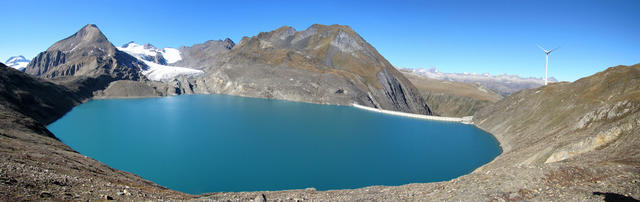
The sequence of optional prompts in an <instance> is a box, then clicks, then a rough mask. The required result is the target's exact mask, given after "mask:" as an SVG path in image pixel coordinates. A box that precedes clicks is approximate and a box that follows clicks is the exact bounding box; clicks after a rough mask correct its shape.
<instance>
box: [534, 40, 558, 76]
mask: <svg viewBox="0 0 640 202" xmlns="http://www.w3.org/2000/svg"><path fill="white" fill-rule="evenodd" d="M536 45H538V48H540V49H541V50H542V51H544V54H545V55H547V57H546V58H547V60H546V61H547V62H546V63H545V65H544V85H545V86H546V85H547V78H548V76H549V53H551V52H552V51H554V50H556V49H558V48H554V49H551V50H546V49H544V48H543V47H542V46H540V44H536Z"/></svg>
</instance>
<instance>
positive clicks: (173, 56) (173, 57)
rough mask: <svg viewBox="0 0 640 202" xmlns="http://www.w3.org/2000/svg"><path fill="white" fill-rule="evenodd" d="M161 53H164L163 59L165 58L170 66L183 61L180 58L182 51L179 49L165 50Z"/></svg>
mask: <svg viewBox="0 0 640 202" xmlns="http://www.w3.org/2000/svg"><path fill="white" fill-rule="evenodd" d="M161 52H162V57H164V59H165V60H167V63H168V64H171V63H176V62H178V61H180V60H182V57H181V56H180V51H179V50H178V49H175V48H163V49H162V51H161Z"/></svg>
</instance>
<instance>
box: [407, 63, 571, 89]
mask: <svg viewBox="0 0 640 202" xmlns="http://www.w3.org/2000/svg"><path fill="white" fill-rule="evenodd" d="M398 69H399V70H400V71H402V72H410V73H414V74H418V75H421V76H425V77H427V78H432V79H439V80H446V81H457V82H464V83H475V84H480V85H483V86H485V87H487V88H489V89H491V90H494V91H496V92H499V93H500V94H502V95H509V94H511V93H515V92H517V91H520V90H524V89H530V88H537V87H540V86H542V85H544V78H534V77H528V78H525V77H520V76H516V75H508V74H503V75H490V74H487V73H484V74H476V73H444V72H440V71H438V69H436V68H429V69H424V68H416V69H412V68H398ZM549 81H550V82H557V81H558V80H556V79H555V78H553V77H551V78H549Z"/></svg>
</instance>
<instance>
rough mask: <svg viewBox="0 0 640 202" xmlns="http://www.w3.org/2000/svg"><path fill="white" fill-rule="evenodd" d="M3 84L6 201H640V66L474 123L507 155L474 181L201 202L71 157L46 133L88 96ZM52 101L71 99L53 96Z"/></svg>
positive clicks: (215, 196)
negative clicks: (50, 126) (492, 135)
mask: <svg viewBox="0 0 640 202" xmlns="http://www.w3.org/2000/svg"><path fill="white" fill-rule="evenodd" d="M0 76H1V77H2V79H1V80H0V94H1V95H2V96H1V97H0V107H2V110H1V111H0V126H1V127H0V151H1V152H0V161H1V162H2V164H0V200H85V199H92V200H95V199H115V200H142V199H163V200H167V199H181V200H224V201H226V200H232V201H237V200H242V201H249V200H254V201H261V200H267V201H272V200H273V201H276V200H282V201H300V200H303V201H304V200H319V201H353V200H393V201H395V200H456V201H458V200H462V201H512V200H536V201H566V200H570V201H578V200H588V201H592V200H593V201H597V200H603V199H606V200H613V199H628V200H631V199H638V198H640V162H639V161H640V148H639V147H638V145H640V131H639V130H640V113H638V110H640V65H634V66H618V67H613V68H609V69H608V70H606V71H603V72H600V73H598V74H595V75H593V76H590V77H587V78H583V79H580V80H578V81H576V82H574V83H554V84H552V85H549V86H544V87H541V88H537V89H531V90H525V91H521V92H518V93H515V94H513V95H511V96H509V97H506V98H505V99H503V100H501V101H499V102H497V103H496V104H493V105H491V106H489V107H486V108H483V109H482V110H480V111H479V112H478V113H476V115H475V119H474V121H475V122H476V124H477V125H478V126H479V127H481V128H483V129H485V130H487V131H489V132H491V133H492V134H494V135H495V137H496V138H497V139H498V140H499V141H500V143H501V145H502V147H503V150H504V152H503V154H501V155H500V156H498V157H497V158H496V159H495V160H494V161H492V162H490V163H489V164H487V165H485V166H482V167H481V168H479V169H477V170H475V171H474V172H472V173H471V174H468V175H464V176H461V177H459V178H456V179H453V180H451V181H447V182H437V183H417V184H408V185H403V186H371V187H364V188H360V189H347V190H331V191H316V190H314V189H312V188H309V189H304V190H287V191H265V192H239V193H211V194H203V195H197V196H194V195H188V194H184V193H180V192H176V191H172V190H168V189H166V188H163V187H161V186H158V185H156V184H154V183H152V182H149V181H147V180H144V179H142V178H140V177H138V176H136V175H133V174H131V173H127V172H123V171H118V170H115V169H113V168H110V167H108V166H106V165H104V164H102V163H100V162H98V161H95V160H93V159H91V158H88V157H86V156H83V155H81V154H78V153H77V152H75V151H73V150H72V149H70V148H69V147H68V146H66V145H64V144H63V143H61V142H59V141H58V140H57V139H55V137H54V136H53V135H52V134H51V133H50V132H48V130H47V129H46V128H45V127H44V126H45V124H47V123H50V122H51V121H53V120H55V119H57V118H58V117H60V116H61V115H62V114H63V113H64V112H65V111H66V110H68V109H70V107H72V106H75V105H77V104H79V103H81V102H82V98H80V97H74V95H73V94H72V93H71V92H70V91H69V90H66V89H65V88H63V87H61V86H58V85H55V84H53V83H49V82H48V81H45V80H40V79H36V78H34V77H31V76H29V75H26V74H24V73H22V72H19V71H16V70H13V69H11V68H9V67H6V66H4V65H1V66H0ZM36 89H39V90H36ZM51 92H53V93H51ZM53 94H60V95H63V96H61V97H67V99H66V100H65V99H62V98H61V99H49V98H48V97H47V96H51V95H53ZM52 109H61V110H52ZM62 109H66V110H62Z"/></svg>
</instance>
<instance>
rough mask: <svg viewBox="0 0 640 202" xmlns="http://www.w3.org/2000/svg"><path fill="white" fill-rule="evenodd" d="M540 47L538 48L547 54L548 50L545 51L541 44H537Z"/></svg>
mask: <svg viewBox="0 0 640 202" xmlns="http://www.w3.org/2000/svg"><path fill="white" fill-rule="evenodd" d="M536 45H537V46H538V48H540V50H542V51H544V52H545V53H546V52H547V50H545V49H544V48H543V47H542V46H540V44H536Z"/></svg>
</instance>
